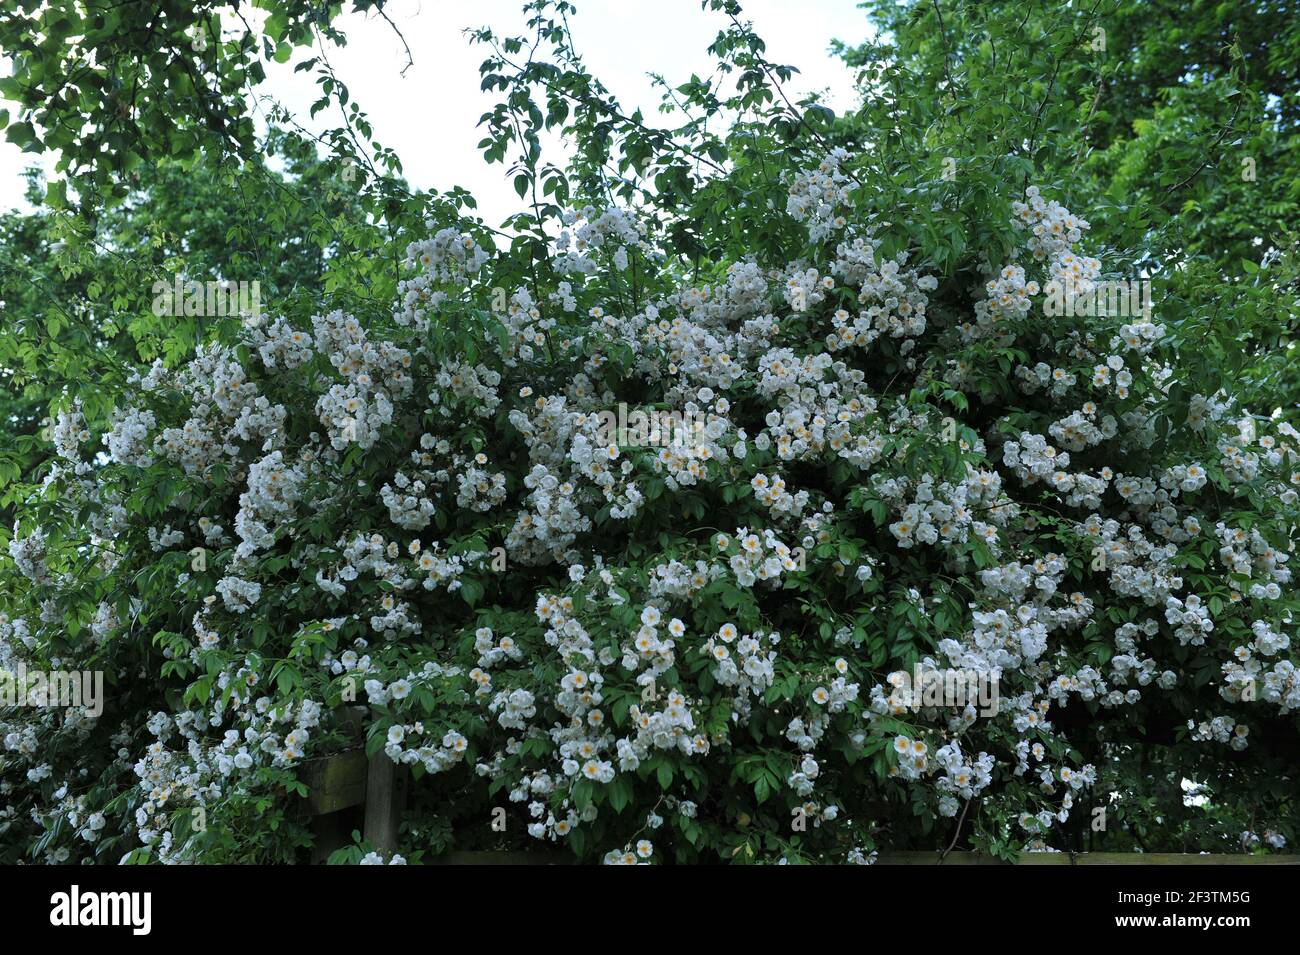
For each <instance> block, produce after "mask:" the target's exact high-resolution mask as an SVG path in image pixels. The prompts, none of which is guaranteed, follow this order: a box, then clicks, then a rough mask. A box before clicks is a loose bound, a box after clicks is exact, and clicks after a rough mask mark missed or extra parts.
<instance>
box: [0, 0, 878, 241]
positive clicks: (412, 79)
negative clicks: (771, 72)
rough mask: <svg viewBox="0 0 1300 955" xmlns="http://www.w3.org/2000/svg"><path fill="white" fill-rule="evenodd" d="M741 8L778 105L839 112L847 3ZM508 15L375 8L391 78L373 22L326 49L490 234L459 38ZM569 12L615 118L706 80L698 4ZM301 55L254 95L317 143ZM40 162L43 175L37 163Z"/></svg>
mask: <svg viewBox="0 0 1300 955" xmlns="http://www.w3.org/2000/svg"><path fill="white" fill-rule="evenodd" d="M742 5H743V7H744V15H745V16H746V17H748V18H749V19H751V20H752V21H753V23H754V26H755V29H756V30H757V32H758V34H759V35H760V36H762V37H763V38H764V39H765V40H766V41H767V44H768V49H767V57H768V59H769V60H772V61H774V62H777V63H787V64H791V65H794V66H797V67H799V69H800V70H801V75H799V76H797V77H796V78H795V80H794V81H793V82H792V84H791V88H790V89H789V90H788V92H789V93H791V94H803V93H805V92H808V91H814V90H816V91H825V92H827V93H828V94H829V95H828V99H827V100H826V103H827V105H829V106H831V107H832V108H833V109H836V110H837V111H838V110H843V109H845V108H847V107H849V106H852V105H853V103H854V97H853V94H852V71H851V70H849V69H847V68H846V67H845V66H844V65H843V64H842V63H840V62H839V61H838V60H836V59H834V58H833V57H832V56H831V55H830V54H829V53H828V47H829V45H830V41H831V40H832V39H841V40H844V41H846V42H854V43H856V42H859V41H861V40H862V39H864V38H865V37H866V35H867V32H868V31H867V25H866V18H865V16H864V15H863V14H862V12H861V11H860V10H858V9H857V8H856V7H855V4H854V0H797V2H796V0H745V2H743V3H742ZM520 7H521V4H520V2H519V0H390V2H389V3H388V4H387V6H386V8H385V9H386V10H387V11H388V14H389V16H390V17H391V18H392V20H393V21H394V23H396V24H397V26H398V27H399V28H400V29H401V31H402V33H403V35H404V36H405V37H406V41H407V43H408V44H409V45H410V48H411V52H412V55H413V57H414V60H415V64H414V66H412V67H411V68H410V69H408V70H407V71H406V73H405V75H403V74H402V72H401V71H402V67H403V66H404V65H405V62H406V58H405V54H404V52H403V50H402V46H401V42H400V41H399V40H398V38H397V36H396V35H395V34H394V33H393V30H392V28H391V27H389V26H388V24H386V23H384V22H383V20H382V19H380V18H378V17H375V16H371V17H369V18H367V17H363V16H361V15H359V14H347V15H345V16H343V17H342V18H341V19H340V20H338V21H336V24H337V25H338V26H339V27H340V29H341V31H342V32H343V33H344V34H345V35H346V36H347V38H348V44H347V46H346V47H345V48H342V49H340V48H334V47H331V48H329V49H328V50H327V51H326V52H327V54H328V56H329V58H330V62H331V63H332V64H333V66H334V69H335V71H336V73H337V74H338V75H339V77H340V78H341V79H342V80H343V82H344V83H346V84H347V85H348V87H349V90H350V92H351V94H352V99H353V100H354V101H356V102H358V103H359V104H360V106H361V108H362V109H363V110H365V111H366V112H367V113H368V114H369V117H370V120H371V122H372V124H373V126H374V131H375V137H376V138H377V139H378V140H379V141H380V142H381V143H383V144H384V145H386V146H389V147H391V148H393V149H394V150H395V151H396V152H397V155H398V156H399V157H401V159H402V162H403V165H404V170H405V175H406V178H407V179H408V181H410V182H411V183H412V184H413V185H414V186H416V187H417V188H421V189H447V188H449V187H451V186H453V185H459V186H464V187H466V188H467V189H469V190H470V191H471V192H472V193H473V194H474V195H475V196H476V197H477V198H478V200H479V212H480V214H482V215H483V217H484V219H486V220H487V221H488V222H489V223H490V224H492V225H497V224H499V223H500V221H501V220H502V219H504V218H505V217H506V216H507V215H508V214H510V213H511V212H513V211H515V209H516V206H517V203H518V199H517V197H516V195H515V193H514V191H513V189H512V188H511V187H510V184H509V181H508V179H506V177H505V167H503V166H502V165H500V164H497V165H494V166H488V165H486V164H485V163H484V162H483V160H482V158H481V154H480V152H479V150H478V149H477V148H476V145H477V143H478V141H479V140H480V139H481V138H482V132H481V131H480V130H478V129H477V128H476V127H477V124H478V119H479V117H480V116H481V115H482V114H483V113H484V112H485V111H487V110H488V109H489V108H490V107H491V106H492V104H493V102H494V98H493V95H490V94H485V93H482V92H480V91H479V88H478V83H479V79H478V66H479V64H480V63H481V62H482V61H483V60H484V59H485V58H486V48H485V47H482V46H471V45H470V43H469V41H468V39H467V37H466V36H465V34H464V33H463V31H464V30H465V29H466V28H472V27H479V26H484V25H486V26H489V27H491V28H492V29H493V30H494V31H496V32H497V33H498V34H503V33H504V34H513V33H522V32H524V17H523V16H522V14H521V12H520ZM577 8H578V13H577V16H576V17H574V18H572V20H571V25H572V27H573V32H574V39H575V42H576V44H577V47H578V50H579V52H580V53H581V54H582V56H583V57H584V59H585V61H586V64H587V68H588V69H589V70H590V71H591V72H592V73H593V74H594V75H595V76H597V77H598V78H600V79H601V80H602V81H603V82H604V83H605V85H606V86H607V87H608V88H609V89H610V90H611V91H612V92H613V93H615V94H616V95H617V96H618V97H619V99H620V100H621V102H622V104H623V105H624V106H625V107H627V108H628V109H629V110H631V109H632V108H635V107H640V108H642V110H643V111H645V113H646V114H647V116H648V117H652V118H653V114H654V112H655V110H656V109H657V108H658V105H659V101H660V96H659V92H658V91H656V90H655V89H653V88H652V85H651V81H650V79H649V77H648V76H647V74H648V73H649V72H651V71H653V72H656V73H659V74H661V75H663V76H664V77H665V78H666V79H667V80H668V81H669V82H671V83H673V84H674V85H679V84H681V83H682V82H684V81H686V80H687V79H689V78H690V76H691V74H692V73H693V72H694V73H699V74H700V75H701V76H703V75H706V74H707V73H708V72H709V67H710V57H709V55H708V52H707V48H708V46H709V44H710V43H711V42H712V41H713V39H714V37H715V36H716V34H717V32H718V30H719V29H721V28H722V27H723V26H724V25H725V23H726V18H725V17H723V16H722V15H721V14H717V13H713V12H707V11H704V10H701V8H700V3H699V0H578V2H577ZM311 55H313V52H309V51H308V50H307V49H306V48H299V49H298V50H296V51H295V55H294V58H293V59H292V60H291V61H290V62H289V63H288V64H285V65H283V66H281V65H278V64H275V63H271V64H269V65H268V78H267V80H266V82H265V83H264V84H263V85H262V86H261V87H260V88H259V92H260V93H261V94H263V95H266V96H270V97H273V98H274V99H276V100H278V101H279V102H281V103H282V104H284V105H285V106H286V107H288V108H289V109H290V111H291V112H292V113H293V114H294V115H295V116H296V117H297V120H298V122H300V123H301V124H302V125H304V126H305V127H306V128H308V129H310V130H312V131H314V132H320V131H323V130H326V129H329V128H332V127H333V126H336V125H338V121H339V119H340V115H339V112H338V110H337V108H333V109H330V110H326V111H323V112H321V113H320V114H318V115H317V117H316V119H315V120H314V121H313V120H312V119H311V117H310V108H311V104H312V103H313V102H314V101H315V99H316V97H317V87H316V85H315V83H314V82H313V80H312V76H313V74H312V73H311V72H303V73H294V72H293V66H294V64H296V63H298V62H301V61H302V60H304V59H306V58H308V57H309V56H311ZM791 98H792V99H793V98H794V95H792V96H791ZM32 161H33V157H32V155H31V154H27V155H24V154H22V153H20V152H19V151H18V149H17V148H16V147H14V146H13V145H11V144H10V143H8V142H7V141H0V207H3V208H10V207H12V206H18V207H20V208H25V207H26V205H25V203H24V202H23V200H22V190H23V183H22V179H21V178H20V175H19V174H20V172H21V170H22V169H23V168H25V167H26V166H27V165H30V164H31V163H32ZM43 164H44V165H45V167H46V168H47V169H52V168H53V162H52V160H50V159H48V158H47V159H45V160H44V161H43Z"/></svg>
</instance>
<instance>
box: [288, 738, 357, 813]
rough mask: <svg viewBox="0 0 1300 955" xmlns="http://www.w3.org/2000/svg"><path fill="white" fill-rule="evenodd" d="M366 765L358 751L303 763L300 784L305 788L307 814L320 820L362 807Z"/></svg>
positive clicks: (354, 750)
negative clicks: (301, 782) (349, 809)
mask: <svg viewBox="0 0 1300 955" xmlns="http://www.w3.org/2000/svg"><path fill="white" fill-rule="evenodd" d="M368 765H369V764H368V762H367V760H366V753H365V750H361V749H353V750H349V751H347V752H345V753H339V754H337V755H335V756H326V757H325V758H323V759H313V760H311V761H310V762H308V763H306V764H305V765H304V766H303V775H302V781H303V783H304V784H305V785H306V786H307V807H308V811H309V812H310V813H311V814H312V815H314V816H323V815H325V814H326V813H331V812H338V811H339V810H340V809H347V808H349V807H351V806H359V805H361V804H362V803H364V802H365V801H366V769H367V767H368Z"/></svg>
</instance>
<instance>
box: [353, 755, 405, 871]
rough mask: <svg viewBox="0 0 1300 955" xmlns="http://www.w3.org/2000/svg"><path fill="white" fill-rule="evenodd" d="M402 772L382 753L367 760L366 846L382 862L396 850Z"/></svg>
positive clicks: (402, 802)
mask: <svg viewBox="0 0 1300 955" xmlns="http://www.w3.org/2000/svg"><path fill="white" fill-rule="evenodd" d="M406 780H407V774H406V771H405V769H404V768H401V767H398V766H396V765H394V764H393V761H392V760H391V759H389V758H388V756H387V755H386V754H385V753H384V751H383V750H379V751H378V752H377V753H375V754H374V755H373V756H371V757H370V768H369V770H367V772H366V826H365V831H364V832H363V835H364V836H365V839H366V842H368V843H370V847H371V848H372V849H374V850H375V851H376V852H379V853H381V854H382V855H383V856H384V857H385V858H387V857H388V856H390V855H392V853H393V852H394V851H395V850H396V849H397V830H398V827H399V826H400V825H401V823H402V812H403V810H405V809H406Z"/></svg>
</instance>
